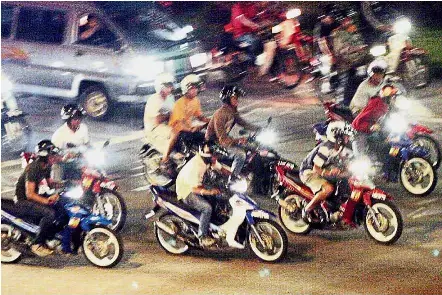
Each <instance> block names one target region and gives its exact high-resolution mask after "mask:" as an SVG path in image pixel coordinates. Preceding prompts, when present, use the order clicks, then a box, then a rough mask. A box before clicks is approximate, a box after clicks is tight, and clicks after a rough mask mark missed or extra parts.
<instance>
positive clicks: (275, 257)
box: [247, 219, 288, 262]
mask: <svg viewBox="0 0 442 295" xmlns="http://www.w3.org/2000/svg"><path fill="white" fill-rule="evenodd" d="M254 226H255V228H256V229H257V231H261V230H263V227H264V226H266V227H267V228H269V229H270V230H269V232H264V231H263V232H262V233H260V235H261V234H262V235H261V239H262V240H263V241H264V242H265V243H266V244H267V243H270V242H269V239H272V240H271V243H272V245H266V246H268V248H267V247H266V249H261V247H262V246H261V244H260V243H259V241H258V239H256V238H255V232H254V231H253V230H252V229H250V230H249V232H248V237H247V241H248V246H249V249H250V251H251V252H252V253H253V254H254V255H255V256H257V257H258V258H259V259H260V260H261V261H264V262H278V261H281V260H282V259H284V257H285V256H286V255H287V246H288V238H287V234H286V233H285V231H284V229H283V228H282V227H281V226H280V225H279V224H278V223H277V222H275V221H273V220H269V219H257V220H255V224H254ZM275 232H276V233H277V234H278V239H279V243H277V244H276V246H275V245H273V243H274V242H275V240H274V239H273V238H272V237H271V236H270V234H271V233H275ZM277 246H279V247H278V249H277V251H274V250H275V247H277ZM269 248H270V249H269ZM269 250H271V251H272V252H275V253H272V254H269Z"/></svg>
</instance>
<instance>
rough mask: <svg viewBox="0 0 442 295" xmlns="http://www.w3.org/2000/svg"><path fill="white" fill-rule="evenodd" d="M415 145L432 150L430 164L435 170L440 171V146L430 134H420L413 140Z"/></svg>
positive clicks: (441, 155)
mask: <svg viewBox="0 0 442 295" xmlns="http://www.w3.org/2000/svg"><path fill="white" fill-rule="evenodd" d="M413 143H414V144H415V145H418V146H423V147H427V148H428V149H429V150H430V159H429V160H430V164H432V165H433V167H434V169H438V168H439V166H440V162H441V157H442V154H441V150H440V144H439V142H438V141H437V140H435V139H434V138H433V137H431V136H430V135H428V134H418V135H416V136H415V137H414V138H413ZM430 146H431V148H429V147H430Z"/></svg>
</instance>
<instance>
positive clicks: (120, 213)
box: [93, 189, 127, 231]
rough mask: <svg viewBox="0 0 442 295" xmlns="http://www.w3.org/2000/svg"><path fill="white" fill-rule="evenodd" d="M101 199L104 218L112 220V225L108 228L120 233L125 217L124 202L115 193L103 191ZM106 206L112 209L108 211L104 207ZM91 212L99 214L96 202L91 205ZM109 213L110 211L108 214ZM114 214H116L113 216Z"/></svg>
mask: <svg viewBox="0 0 442 295" xmlns="http://www.w3.org/2000/svg"><path fill="white" fill-rule="evenodd" d="M101 198H102V199H103V202H104V204H103V205H104V211H105V212H106V217H107V218H110V219H111V220H112V223H111V224H110V225H109V228H110V229H112V230H114V231H120V230H121V229H122V228H123V227H124V224H125V223H126V217H127V208H126V202H125V201H124V199H123V196H122V195H121V194H120V193H118V192H116V191H112V190H108V189H103V191H102V193H101ZM108 204H109V205H110V206H111V207H112V208H109V209H108V208H107V206H106V205H108ZM93 211H94V212H99V210H98V204H97V201H96V200H95V202H94V205H93ZM109 211H111V212H110V214H109ZM116 212H117V214H115V213H116Z"/></svg>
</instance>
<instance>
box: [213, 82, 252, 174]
mask: <svg viewBox="0 0 442 295" xmlns="http://www.w3.org/2000/svg"><path fill="white" fill-rule="evenodd" d="M244 94H245V92H244V90H243V89H242V88H241V87H239V86H235V85H229V86H225V87H223V89H222V90H221V92H220V94H219V98H220V100H221V102H222V103H223V105H222V107H221V108H219V109H218V110H216V111H215V113H214V114H213V117H212V119H211V120H210V122H209V125H208V126H207V131H206V136H205V138H206V140H213V141H216V142H218V143H219V144H220V145H221V146H223V147H224V148H226V149H227V151H228V153H229V154H230V155H231V156H233V157H234V161H233V164H232V176H233V177H238V176H239V174H240V172H241V169H242V167H243V166H244V162H245V160H246V153H245V151H244V149H243V148H241V147H240V146H241V145H244V144H245V143H246V142H247V138H244V137H242V138H233V137H231V136H229V132H230V130H232V128H233V126H235V124H239V125H240V126H242V127H244V128H245V129H247V130H251V131H258V130H259V129H260V128H259V127H257V126H255V125H252V124H250V123H248V122H247V121H245V120H244V119H243V118H241V116H240V115H239V112H238V99H239V98H240V97H241V96H244Z"/></svg>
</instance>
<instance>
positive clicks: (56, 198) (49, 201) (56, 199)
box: [48, 194, 60, 205]
mask: <svg viewBox="0 0 442 295" xmlns="http://www.w3.org/2000/svg"><path fill="white" fill-rule="evenodd" d="M59 198H60V196H59V195H58V194H54V195H52V196H50V197H49V198H48V204H49V205H52V204H54V203H55V202H57V201H58V199H59Z"/></svg>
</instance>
